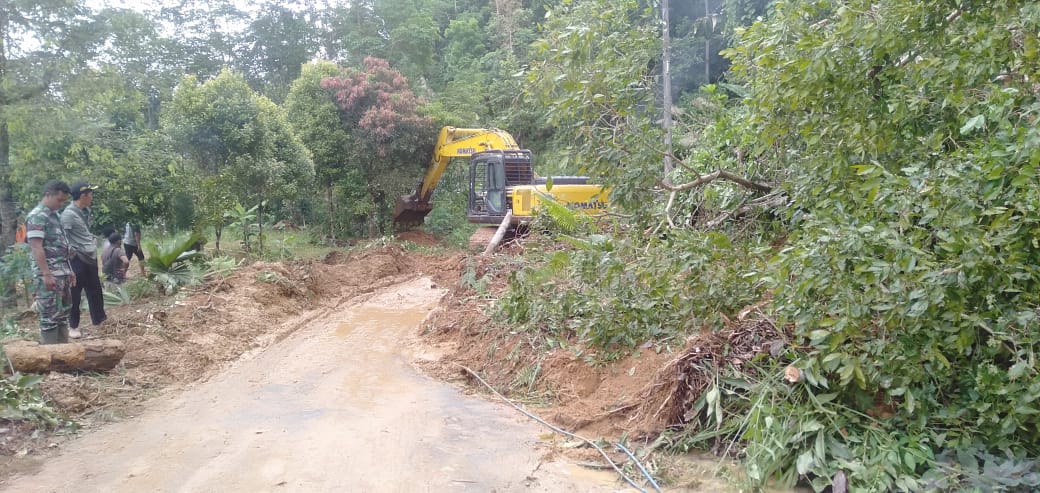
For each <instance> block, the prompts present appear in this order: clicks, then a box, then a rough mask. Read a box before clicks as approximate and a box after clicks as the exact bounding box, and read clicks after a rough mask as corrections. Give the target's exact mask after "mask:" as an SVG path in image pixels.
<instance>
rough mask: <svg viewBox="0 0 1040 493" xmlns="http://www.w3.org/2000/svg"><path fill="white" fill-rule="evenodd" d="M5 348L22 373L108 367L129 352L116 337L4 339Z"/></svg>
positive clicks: (109, 368) (105, 369) (112, 366)
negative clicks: (63, 340) (51, 340)
mask: <svg viewBox="0 0 1040 493" xmlns="http://www.w3.org/2000/svg"><path fill="white" fill-rule="evenodd" d="M3 349H4V353H6V354H7V359H8V360H9V361H10V362H11V366H13V367H14V369H15V370H16V371H19V372H22V373H44V372H48V371H61V372H73V371H108V370H111V369H112V368H115V366H116V365H117V364H119V362H120V361H121V360H122V359H123V355H124V354H126V348H125V347H124V346H123V341H119V340H116V339H98V340H92V341H83V342H71V343H68V344H42V345H41V344H40V343H38V342H35V341H25V340H11V341H5V342H4V343H3Z"/></svg>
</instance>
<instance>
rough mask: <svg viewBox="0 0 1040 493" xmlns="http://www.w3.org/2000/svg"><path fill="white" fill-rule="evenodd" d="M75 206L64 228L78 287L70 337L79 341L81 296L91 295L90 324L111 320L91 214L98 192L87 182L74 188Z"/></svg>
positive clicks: (63, 222) (65, 214) (74, 292)
mask: <svg viewBox="0 0 1040 493" xmlns="http://www.w3.org/2000/svg"><path fill="white" fill-rule="evenodd" d="M71 189H72V204H71V205H69V206H68V207H66V208H65V211H64V212H62V213H61V226H62V227H63V228H65V235H66V236H67V237H68V238H69V246H70V247H72V271H73V272H75V273H76V285H75V286H73V287H72V311H71V312H69V337H71V338H73V339H76V338H78V337H80V336H81V335H82V333H81V332H80V330H79V317H80V313H79V303H80V294H81V293H82V292H84V291H85V292H86V293H87V304H88V305H89V306H90V320H91V322H93V323H94V325H95V326H97V325H101V324H102V323H103V322H104V321H105V320H107V319H108V316H107V315H105V298H104V293H103V292H102V290H101V289H102V288H101V277H100V276H99V275H98V256H97V238H95V237H94V234H93V233H91V232H90V225H91V223H92V222H93V215H92V213H91V210H90V206H91V204H93V203H94V190H96V189H97V187H96V186H92V185H90V184H89V183H87V182H85V181H79V182H76V183H73V184H72V187H71Z"/></svg>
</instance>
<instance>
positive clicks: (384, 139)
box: [321, 57, 434, 236]
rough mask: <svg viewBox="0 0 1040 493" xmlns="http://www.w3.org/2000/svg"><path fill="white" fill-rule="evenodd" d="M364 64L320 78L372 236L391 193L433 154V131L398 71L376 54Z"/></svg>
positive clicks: (381, 226) (407, 183)
mask: <svg viewBox="0 0 1040 493" xmlns="http://www.w3.org/2000/svg"><path fill="white" fill-rule="evenodd" d="M364 65H365V67H364V69H363V70H356V69H347V70H346V71H345V73H344V75H342V76H339V77H329V78H326V79H323V80H322V82H321V86H322V88H324V89H326V90H328V91H329V92H330V93H331V94H332V97H333V99H334V101H335V102H336V106H337V108H338V109H339V119H340V124H341V125H343V128H344V130H345V131H346V134H347V136H348V138H347V142H346V143H345V144H346V145H345V146H344V154H345V158H346V159H345V163H346V165H347V166H348V167H352V168H355V169H356V170H357V171H359V174H360V176H361V177H362V178H363V179H364V181H365V184H366V186H367V190H368V199H369V200H370V203H369V204H368V206H369V207H370V208H371V209H370V213H369V214H368V215H367V216H368V218H369V222H368V232H369V235H372V236H374V235H378V234H381V233H382V232H383V231H384V230H385V229H386V228H387V226H388V225H389V222H390V213H391V210H392V208H393V205H394V201H395V200H396V197H397V196H398V195H403V194H405V193H408V192H409V190H410V189H411V188H412V187H414V186H415V184H416V180H417V179H418V177H419V176H420V174H421V172H422V171H421V170H422V167H423V166H425V165H426V163H427V161H428V159H429V153H430V152H432V146H433V141H434V131H433V130H434V129H433V124H432V122H431V120H430V119H429V118H427V117H426V116H424V115H422V114H421V111H420V109H421V106H422V104H423V101H422V100H421V99H420V98H418V97H416V95H415V94H414V93H413V92H412V90H411V89H410V88H409V87H408V80H407V79H406V78H405V77H404V76H403V75H401V73H400V72H398V71H396V70H394V69H392V68H390V63H389V62H387V61H386V60H382V59H379V58H371V57H369V58H366V59H365V61H364Z"/></svg>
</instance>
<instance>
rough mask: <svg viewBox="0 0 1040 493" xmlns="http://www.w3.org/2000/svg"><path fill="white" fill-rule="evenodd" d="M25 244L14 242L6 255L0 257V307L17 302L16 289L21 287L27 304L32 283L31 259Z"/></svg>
mask: <svg viewBox="0 0 1040 493" xmlns="http://www.w3.org/2000/svg"><path fill="white" fill-rule="evenodd" d="M29 254H30V250H29V246H28V245H27V244H24V243H23V244H16V245H14V246H13V247H12V248H11V250H10V251H8V252H7V254H6V255H4V256H3V257H0V286H4V288H2V289H0V307H4V308H6V307H7V306H8V305H12V306H13V305H16V304H17V300H18V297H17V291H18V290H19V289H21V291H22V295H23V299H24V301H25V305H26V306H28V305H29V303H30V301H29V294H30V291H29V289H30V287H31V285H32V263H31V262H32V259H31V258H30V257H29Z"/></svg>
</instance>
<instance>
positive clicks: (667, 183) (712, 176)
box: [657, 169, 773, 193]
mask: <svg viewBox="0 0 1040 493" xmlns="http://www.w3.org/2000/svg"><path fill="white" fill-rule="evenodd" d="M720 178H721V179H725V180H729V181H731V182H733V183H736V184H738V185H740V186H742V187H744V188H748V189H751V190H755V191H758V192H762V193H770V192H772V191H773V187H772V186H770V185H766V184H765V183H757V182H754V181H751V180H749V179H747V178H744V177H743V176H740V175H737V174H734V173H731V172H729V171H726V170H722V169H720V170H718V171H715V172H714V173H709V174H706V175H700V176H699V177H697V179H696V180H693V181H690V182H686V183H683V184H681V185H673V184H672V182H671V180H668V179H660V180H657V184H658V185H659V186H660V187H661V188H663V189H665V190H669V191H672V192H681V191H683V190H689V189H691V188H697V187H699V186H701V185H705V184H708V183H711V182H713V181H715V180H718V179H720Z"/></svg>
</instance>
